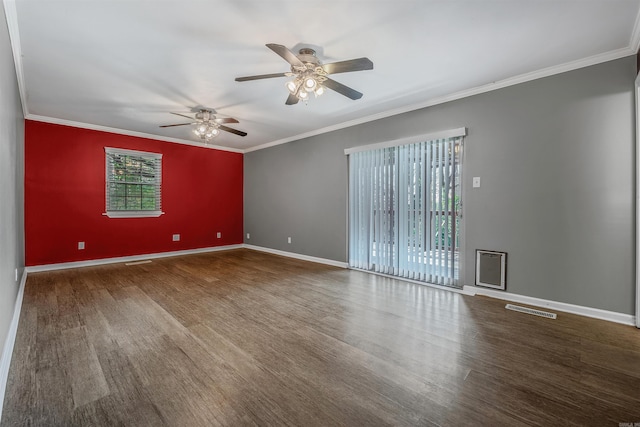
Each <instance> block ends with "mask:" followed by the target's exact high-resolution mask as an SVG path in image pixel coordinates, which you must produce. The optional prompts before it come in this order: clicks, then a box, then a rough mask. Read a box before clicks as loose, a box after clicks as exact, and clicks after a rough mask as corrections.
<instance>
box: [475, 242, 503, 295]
mask: <svg viewBox="0 0 640 427" xmlns="http://www.w3.org/2000/svg"><path fill="white" fill-rule="evenodd" d="M476 286H485V287H487V288H494V289H500V290H502V291H504V290H505V289H506V287H507V253H506V252H497V251H485V250H482V249H477V250H476Z"/></svg>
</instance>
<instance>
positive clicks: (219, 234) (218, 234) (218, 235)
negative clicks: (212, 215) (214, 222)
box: [216, 231, 222, 239]
mask: <svg viewBox="0 0 640 427" xmlns="http://www.w3.org/2000/svg"><path fill="white" fill-rule="evenodd" d="M216 237H217V238H218V239H219V238H221V237H222V233H221V232H219V231H218V233H217V234H216Z"/></svg>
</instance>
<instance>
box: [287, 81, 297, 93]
mask: <svg viewBox="0 0 640 427" xmlns="http://www.w3.org/2000/svg"><path fill="white" fill-rule="evenodd" d="M287 89H288V90H289V92H291V93H292V94H294V95H295V94H296V92H297V91H298V85H297V84H296V81H295V80H291V81H289V82H287Z"/></svg>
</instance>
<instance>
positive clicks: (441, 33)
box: [4, 0, 640, 151]
mask: <svg viewBox="0 0 640 427" xmlns="http://www.w3.org/2000/svg"><path fill="white" fill-rule="evenodd" d="M4 3H5V10H6V13H7V21H8V23H9V28H10V33H11V38H12V44H13V48H14V54H16V57H17V58H19V61H18V63H17V70H18V75H19V77H18V79H19V85H20V86H21V87H20V89H21V92H22V96H23V102H24V104H25V105H24V109H25V115H26V117H27V118H32V119H35V120H43V121H51V122H56V123H68V124H74V125H78V126H83V127H89V128H96V129H105V130H112V131H117V132H121V133H125V134H147V136H152V137H156V138H159V139H164V140H173V141H176V142H180V141H182V142H187V143H196V144H197V141H196V139H194V138H193V137H192V134H191V133H190V129H189V127H187V126H183V127H174V128H166V129H161V128H159V126H160V125H165V124H172V123H180V122H181V121H182V120H181V119H180V118H179V117H176V116H173V115H171V114H169V112H171V111H173V112H183V113H188V112H189V111H195V110H197V109H198V108H200V107H208V108H214V109H216V110H217V111H218V112H219V113H221V114H224V115H227V116H231V117H234V118H236V119H238V120H239V121H240V123H239V124H235V125H231V126H232V127H235V128H236V129H239V130H243V131H245V132H247V133H248V136H246V137H244V138H242V137H239V136H236V135H232V134H228V133H224V132H223V133H222V134H221V135H220V136H219V137H217V138H216V139H215V140H214V141H213V144H216V145H217V146H221V147H225V148H229V149H232V150H240V151H243V150H246V149H252V148H256V147H259V146H265V145H267V146H268V145H274V144H277V143H281V142H286V141H290V140H294V139H297V138H299V137H300V136H306V135H313V134H318V133H322V132H325V131H327V130H332V129H337V128H340V127H344V126H347V125H350V124H354V123H360V122H364V121H368V120H371V119H374V118H378V117H384V116H388V115H391V114H394V113H398V112H403V111H409V110H412V109H416V108H419V107H422V106H427V105H433V104H435V103H438V102H442V101H445V100H449V99H455V98H459V97H462V96H465V95H469V94H473V93H479V92H482V91H486V90H491V89H493V88H497V87H503V86H507V85H509V84H514V83H517V82H520V81H527V80H531V79H533V78H537V77H541V76H545V75H550V74H554V73H557V72H561V71H566V70H569V69H574V68H579V67H581V66H586V65H591V64H595V63H599V62H603V61H606V60H611V59H615V58H619V57H623V56H627V55H631V54H633V53H635V52H636V51H637V49H638V45H639V44H640V35H639V34H638V32H639V31H638V30H639V29H638V28H637V19H638V11H639V8H640V0H603V1H590V0H571V1H568V0H558V1H546V0H529V1H524V0H523V1H519V0H503V1H485V0H467V1H455V0H450V1H444V0H443V1H427V0H415V1H413V0H369V1H367V0H328V1H317V0H316V1H310V0H288V1H282V0H235V1H232V0H229V1H221V0H218V1H211V0H209V1H204V0H203V1H193V0H160V1H149V0H119V1H117V0H83V1H81V0H17V1H14V0H4ZM266 43H277V44H282V45H285V46H287V47H288V48H290V49H291V50H293V51H294V52H297V50H298V49H299V48H300V47H302V46H311V47H314V48H315V49H316V51H317V52H318V57H319V58H320V59H321V60H322V61H323V62H325V63H327V62H334V61H341V60H347V59H353V58H359V57H363V56H366V57H368V58H369V59H371V60H372V61H373V63H374V69H373V70H371V71H361V72H355V73H345V74H337V75H335V76H334V79H335V80H337V81H339V82H341V83H343V84H346V85H348V86H350V87H352V88H354V89H356V90H358V91H360V92H363V93H364V96H363V97H362V98H361V99H360V100H357V101H352V100H350V99H348V98H346V97H344V96H342V95H339V94H338V93H336V92H333V91H330V90H328V91H326V93H325V94H324V95H322V96H321V97H319V98H317V99H311V100H310V101H309V102H308V104H307V105H305V104H304V103H300V104H298V105H292V106H288V105H285V100H286V98H287V95H288V92H287V89H286V88H285V86H284V84H285V82H286V81H287V79H286V78H275V79H268V80H257V81H250V82H242V83H239V82H235V81H234V78H235V77H238V76H247V75H254V74H268V73H279V72H285V71H288V70H289V65H288V64H287V63H286V62H285V61H284V60H283V59H282V58H280V57H279V56H277V55H276V54H274V53H273V52H272V51H270V50H269V49H268V48H266V47H265V44H266Z"/></svg>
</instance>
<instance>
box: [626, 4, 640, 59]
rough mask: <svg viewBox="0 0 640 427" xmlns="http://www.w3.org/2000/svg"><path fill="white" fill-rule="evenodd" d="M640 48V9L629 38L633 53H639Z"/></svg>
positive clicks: (630, 48)
mask: <svg viewBox="0 0 640 427" xmlns="http://www.w3.org/2000/svg"><path fill="white" fill-rule="evenodd" d="M639 49H640V10H638V14H637V15H636V22H635V23H634V24H633V31H631V38H630V40H629V50H631V51H632V53H633V54H636V53H638V50H639Z"/></svg>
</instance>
